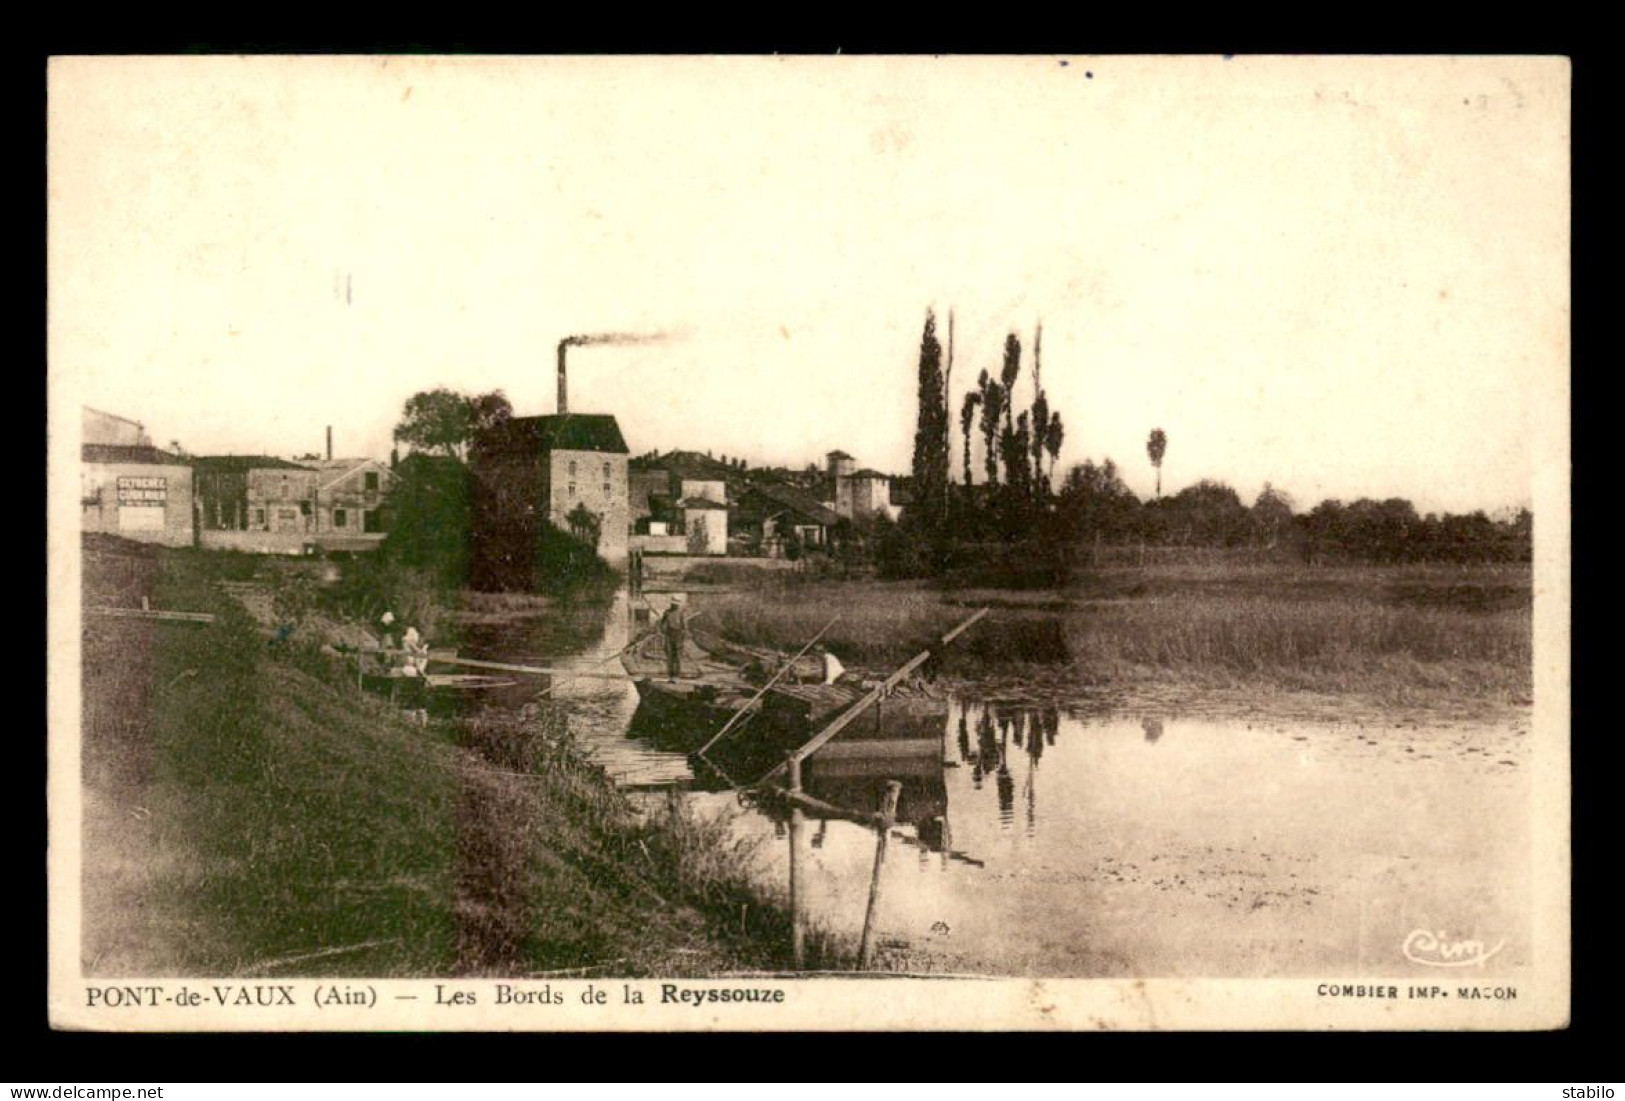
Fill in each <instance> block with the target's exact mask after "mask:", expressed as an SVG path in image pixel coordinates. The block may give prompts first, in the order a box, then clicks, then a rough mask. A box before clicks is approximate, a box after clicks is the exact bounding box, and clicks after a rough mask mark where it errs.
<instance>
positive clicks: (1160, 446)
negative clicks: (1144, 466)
mask: <svg viewBox="0 0 1625 1101" xmlns="http://www.w3.org/2000/svg"><path fill="white" fill-rule="evenodd" d="M1145 453H1146V454H1147V455H1149V456H1151V465H1152V466H1154V467H1156V468H1157V498H1158V499H1159V500H1160V499H1161V498H1162V457H1163V456H1164V455H1166V454H1168V434H1167V433H1166V432H1164V431H1163V430H1162V429H1160V428H1153V429H1152V430H1151V437H1150V439H1148V440H1146V441H1145Z"/></svg>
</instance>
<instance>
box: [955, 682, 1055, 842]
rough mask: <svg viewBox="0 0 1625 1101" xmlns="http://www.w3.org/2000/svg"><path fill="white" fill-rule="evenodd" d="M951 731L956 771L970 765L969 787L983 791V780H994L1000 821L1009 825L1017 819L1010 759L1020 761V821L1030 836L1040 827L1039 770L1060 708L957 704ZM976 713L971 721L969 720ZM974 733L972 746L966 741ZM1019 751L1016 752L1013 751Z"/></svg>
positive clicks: (1051, 741) (985, 702)
mask: <svg viewBox="0 0 1625 1101" xmlns="http://www.w3.org/2000/svg"><path fill="white" fill-rule="evenodd" d="M957 712H958V714H957V716H956V717H955V719H954V726H955V728H956V730H957V732H958V736H957V738H956V746H957V748H958V750H959V760H958V761H954V762H949V763H951V764H953V765H955V766H960V765H969V766H970V783H971V788H972V789H973V790H975V791H980V790H982V787H983V785H984V783H985V782H986V780H987V777H989V776H992V777H993V788H994V793H995V795H996V797H997V807H998V819H999V822H1000V823H1001V824H1002V825H1004V826H1007V827H1008V826H1012V825H1014V824H1015V819H1016V776H1015V771H1014V767H1013V764H1012V757H1024V758H1026V761H1025V763H1024V764H1023V765H1021V769H1022V783H1021V797H1022V809H1023V815H1022V817H1023V822H1024V824H1025V826H1026V828H1027V830H1028V831H1029V832H1031V831H1033V830H1035V829H1037V828H1038V782H1037V773H1038V765H1039V762H1040V761H1041V760H1043V757H1044V750H1045V748H1046V747H1048V746H1053V745H1054V744H1055V737H1056V734H1057V733H1058V732H1059V730H1060V726H1061V713H1060V709H1059V708H1057V707H1055V706H1053V705H1043V704H1031V703H1023V702H1012V701H1001V700H982V701H979V702H978V701H962V702H960V703H959V704H958V705H957ZM973 713H974V715H975V718H974V720H973V719H972V714H973ZM973 725H974V726H975V729H976V746H975V749H974V750H973V749H972V747H971V741H970V731H971V727H972V726H973ZM1013 751H1019V752H1013Z"/></svg>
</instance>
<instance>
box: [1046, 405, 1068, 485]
mask: <svg viewBox="0 0 1625 1101" xmlns="http://www.w3.org/2000/svg"><path fill="white" fill-rule="evenodd" d="M1065 441H1066V428H1065V427H1063V426H1062V424H1061V413H1060V411H1059V410H1057V411H1055V412H1054V413H1051V414H1050V418H1049V424H1048V425H1047V426H1046V427H1045V429H1044V450H1045V451H1048V452H1049V468H1050V473H1051V474H1052V475H1053V474H1054V472H1055V464H1056V462H1057V461H1059V459H1060V457H1061V444H1062V443H1064V442H1065ZM1045 484H1046V485H1048V484H1049V483H1048V482H1046V483H1045Z"/></svg>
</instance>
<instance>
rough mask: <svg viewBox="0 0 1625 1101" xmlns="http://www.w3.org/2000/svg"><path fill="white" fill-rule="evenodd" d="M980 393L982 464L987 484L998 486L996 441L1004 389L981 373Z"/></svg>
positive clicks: (1002, 408)
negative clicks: (984, 468)
mask: <svg viewBox="0 0 1625 1101" xmlns="http://www.w3.org/2000/svg"><path fill="white" fill-rule="evenodd" d="M978 381H979V383H980V384H981V391H982V419H981V424H980V428H981V430H982V447H983V457H982V462H983V463H984V464H985V466H986V469H987V484H988V485H990V486H996V485H998V484H999V450H998V446H997V443H996V441H997V440H998V436H999V426H1000V425H1001V424H1002V423H1003V419H1004V399H1005V394H1004V388H1003V387H1002V386H1000V385H999V383H998V380H997V379H993V378H989V377H988V373H987V372H986V371H983V372H982V375H981V378H980V379H979V380H978Z"/></svg>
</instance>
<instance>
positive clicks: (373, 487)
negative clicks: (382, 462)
mask: <svg viewBox="0 0 1625 1101" xmlns="http://www.w3.org/2000/svg"><path fill="white" fill-rule="evenodd" d="M363 477H364V478H365V479H366V483H367V492H368V493H377V492H378V472H377V471H376V470H369V471H367V473H366V474H365V475H363Z"/></svg>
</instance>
